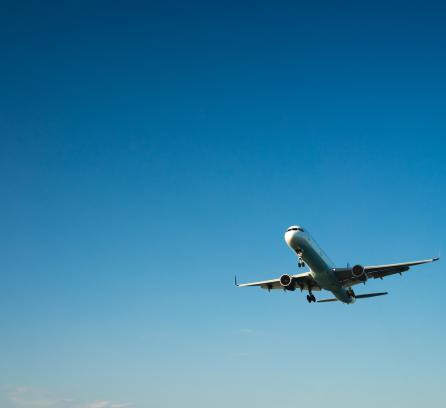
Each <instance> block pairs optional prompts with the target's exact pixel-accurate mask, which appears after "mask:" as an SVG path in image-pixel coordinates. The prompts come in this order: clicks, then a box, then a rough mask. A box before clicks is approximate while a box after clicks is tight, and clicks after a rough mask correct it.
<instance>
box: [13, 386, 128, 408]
mask: <svg viewBox="0 0 446 408" xmlns="http://www.w3.org/2000/svg"><path fill="white" fill-rule="evenodd" d="M6 397H7V399H8V401H9V402H10V403H11V404H12V406H13V407H17V408H26V407H30V408H47V407H55V408H129V407H131V406H133V404H130V403H117V402H112V401H108V400H97V401H91V402H80V401H76V400H75V399H73V398H62V397H59V396H57V395H55V394H53V393H50V392H46V391H41V390H38V389H34V388H30V387H14V388H11V389H9V390H8V391H7V395H6Z"/></svg>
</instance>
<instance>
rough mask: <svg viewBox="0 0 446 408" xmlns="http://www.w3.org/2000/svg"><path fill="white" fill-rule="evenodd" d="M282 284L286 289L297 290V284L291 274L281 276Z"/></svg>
mask: <svg viewBox="0 0 446 408" xmlns="http://www.w3.org/2000/svg"><path fill="white" fill-rule="evenodd" d="M280 284H281V285H282V286H283V288H284V289H286V290H291V291H292V290H296V286H295V284H294V282H293V278H292V277H291V276H290V275H287V274H285V275H282V276H281V277H280Z"/></svg>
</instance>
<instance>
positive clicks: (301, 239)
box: [285, 226, 355, 303]
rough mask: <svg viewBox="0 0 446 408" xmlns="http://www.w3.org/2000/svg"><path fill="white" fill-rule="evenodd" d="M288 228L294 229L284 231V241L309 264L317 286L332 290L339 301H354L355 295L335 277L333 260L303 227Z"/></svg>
mask: <svg viewBox="0 0 446 408" xmlns="http://www.w3.org/2000/svg"><path fill="white" fill-rule="evenodd" d="M290 228H294V229H293V230H290V229H289V230H288V231H287V232H285V241H286V243H287V245H288V246H289V247H290V248H291V249H292V250H293V251H294V252H295V253H296V254H297V255H298V256H299V258H300V259H302V260H303V261H304V262H305V263H306V264H307V265H308V266H309V268H310V273H311V275H312V277H313V278H314V280H315V281H316V283H317V284H318V285H319V287H320V288H321V289H325V290H328V291H330V292H332V293H333V295H334V296H335V297H336V298H337V299H338V300H340V301H341V302H344V303H354V302H355V297H354V296H352V295H351V294H350V293H349V290H347V289H345V288H344V287H342V285H341V283H340V282H339V281H338V280H337V279H336V277H335V275H334V267H335V266H334V264H333V262H332V261H331V260H330V259H329V258H328V257H327V255H325V253H324V251H323V250H322V249H321V248H320V247H319V245H318V244H317V243H316V241H314V240H313V239H312V238H311V236H310V234H309V233H308V232H307V231H306V230H303V228H301V227H298V226H296V227H290Z"/></svg>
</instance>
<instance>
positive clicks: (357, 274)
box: [352, 265, 367, 282]
mask: <svg viewBox="0 0 446 408" xmlns="http://www.w3.org/2000/svg"><path fill="white" fill-rule="evenodd" d="M352 275H353V277H354V278H356V279H358V280H360V281H361V282H365V281H366V280H367V274H366V273H365V269H364V267H363V266H362V265H355V266H354V267H353V268H352Z"/></svg>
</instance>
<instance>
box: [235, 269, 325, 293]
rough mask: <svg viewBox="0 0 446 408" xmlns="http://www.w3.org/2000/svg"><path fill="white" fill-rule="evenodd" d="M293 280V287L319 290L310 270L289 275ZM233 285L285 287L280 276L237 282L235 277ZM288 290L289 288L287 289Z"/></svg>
mask: <svg viewBox="0 0 446 408" xmlns="http://www.w3.org/2000/svg"><path fill="white" fill-rule="evenodd" d="M290 276H291V278H292V282H293V286H292V287H293V289H291V290H294V289H301V290H308V289H309V288H311V290H321V288H320V287H319V286H318V284H317V283H316V281H315V280H314V279H313V277H312V276H311V273H310V272H304V273H300V274H298V275H290ZM235 286H239V287H244V286H260V287H261V288H262V289H267V290H272V289H273V290H274V289H282V290H285V288H284V287H283V286H282V285H281V284H280V278H277V279H270V280H264V281H259V282H250V283H240V284H239V283H237V277H236V278H235ZM288 290H290V289H288Z"/></svg>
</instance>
